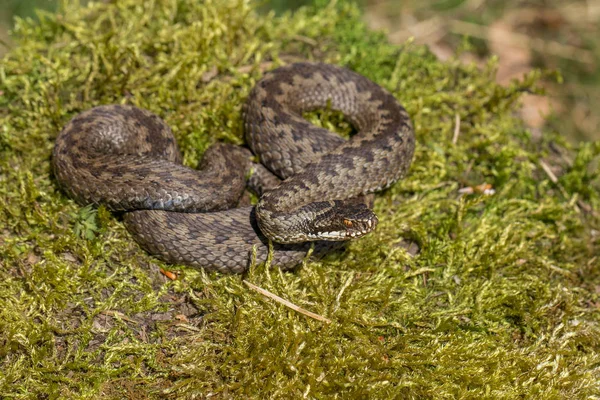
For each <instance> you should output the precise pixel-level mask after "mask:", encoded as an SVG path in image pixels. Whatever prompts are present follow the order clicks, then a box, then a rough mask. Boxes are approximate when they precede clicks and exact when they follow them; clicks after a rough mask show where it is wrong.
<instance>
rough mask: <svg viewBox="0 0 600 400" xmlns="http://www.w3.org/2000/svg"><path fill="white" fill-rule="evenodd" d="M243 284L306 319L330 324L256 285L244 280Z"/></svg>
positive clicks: (325, 319)
mask: <svg viewBox="0 0 600 400" xmlns="http://www.w3.org/2000/svg"><path fill="white" fill-rule="evenodd" d="M243 282H244V283H245V284H246V285H247V286H248V287H249V288H250V289H252V290H256V291H257V292H258V293H260V294H262V295H263V296H266V297H268V298H270V299H273V300H275V301H276V302H278V303H281V304H283V305H284V306H286V307H288V308H291V309H292V310H294V311H297V312H299V313H300V314H304V315H306V316H308V317H311V318H314V319H316V320H318V321H321V322H326V323H328V324H330V323H331V320H330V319H327V318H325V317H323V316H321V315H319V314H315V313H313V312H310V311H308V310H305V309H304V308H302V307H298V306H297V305H295V304H294V303H292V302H290V301H288V300H286V299H283V298H281V297H279V296H277V295H276V294H273V293H271V292H269V291H268V290H265V289H263V288H260V287H258V286H256V285H254V284H252V283H250V282H248V281H246V280H244V281H243Z"/></svg>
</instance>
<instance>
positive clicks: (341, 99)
mask: <svg viewBox="0 0 600 400" xmlns="http://www.w3.org/2000/svg"><path fill="white" fill-rule="evenodd" d="M327 106H329V107H331V108H332V109H334V110H338V111H341V112H342V113H343V114H344V115H345V116H346V117H347V118H348V119H349V121H350V122H351V123H352V125H353V126H354V127H355V128H356V129H357V130H358V133H357V134H355V135H354V136H352V137H351V138H350V140H345V139H343V138H342V137H340V136H338V135H336V134H334V133H332V132H329V131H328V130H326V129H323V128H319V127H316V126H314V125H312V124H310V123H309V122H308V121H306V120H305V119H303V118H302V113H303V112H305V111H309V110H314V109H318V108H323V107H327ZM243 117H244V127H245V131H246V139H247V142H248V145H249V146H250V148H251V149H252V152H253V153H254V154H255V155H256V156H258V157H259V159H260V161H261V163H262V165H261V164H255V163H253V162H252V160H251V157H252V154H251V153H250V151H248V150H247V149H244V148H241V147H237V146H233V145H227V144H216V145H213V146H211V147H210V148H209V149H208V150H207V151H206V152H205V154H204V157H203V160H202V162H201V164H200V166H199V168H198V170H195V169H191V168H188V167H185V166H183V165H181V155H180V153H179V150H178V147H177V144H176V142H175V139H174V137H173V135H172V133H171V130H170V129H169V127H168V126H167V125H166V123H165V122H164V121H162V120H161V119H160V118H159V117H158V116H156V115H154V114H152V113H150V112H149V111H145V110H142V109H139V108H136V107H133V106H126V105H108V106H99V107H96V108H93V109H91V110H88V111H86V112H83V113H81V114H79V115H77V116H75V117H74V118H73V119H72V120H71V121H70V122H69V123H68V124H67V125H66V126H65V127H64V129H63V130H62V131H61V133H60V134H59V135H58V137H57V139H56V144H55V147H54V152H53V167H54V173H55V176H56V178H57V180H58V182H59V184H60V186H61V187H62V188H63V189H64V190H65V191H66V192H67V193H68V194H69V195H70V196H71V197H72V198H74V199H75V200H76V201H78V202H79V203H80V204H90V203H92V204H95V205H99V204H105V205H106V207H108V208H109V209H110V210H112V211H115V212H123V220H124V222H125V224H126V227H127V229H128V230H129V232H130V233H131V234H132V235H133V237H134V239H135V240H136V241H137V242H138V243H139V244H140V245H141V246H142V247H143V248H145V249H146V250H147V251H148V252H150V253H151V254H154V255H156V256H157V257H158V258H160V259H162V260H164V261H166V262H170V263H181V264H188V265H192V266H199V267H203V268H206V269H214V270H219V271H222V272H242V271H244V270H245V269H246V268H247V266H248V265H249V263H250V261H251V258H252V257H251V254H252V248H253V247H254V248H255V252H256V253H255V254H256V261H258V262H262V261H264V260H265V259H266V258H267V255H268V239H267V238H269V239H272V242H273V249H274V251H273V253H272V260H273V263H274V264H275V265H278V266H280V267H283V268H289V267H293V266H294V265H297V264H298V263H300V262H301V261H302V259H303V258H304V257H305V255H306V253H307V251H308V249H309V248H310V241H316V242H315V244H314V252H313V253H314V254H316V255H320V254H323V253H325V252H326V251H328V250H329V249H331V248H332V247H335V246H336V243H339V241H342V240H347V239H352V238H357V237H360V236H363V235H364V234H366V233H368V232H370V231H372V230H373V229H375V226H376V225H377V217H376V216H375V214H374V213H373V212H372V211H371V210H370V209H369V207H368V204H369V203H370V196H369V195H368V194H369V193H372V192H374V191H377V190H381V189H383V188H386V187H388V186H389V185H391V184H392V183H393V182H395V181H396V180H398V179H400V178H401V177H403V176H404V174H405V173H406V171H407V170H408V168H409V166H410V163H411V160H412V156H413V152H414V146H415V140H414V134H413V129H412V127H411V123H410V119H409V117H408V115H407V113H406V111H405V110H404V108H403V107H402V106H401V105H400V104H399V103H398V101H397V100H396V99H395V98H394V97H393V96H392V95H391V94H390V93H388V92H387V91H386V90H385V89H383V88H381V87H380V86H378V85H376V84H375V83H373V82H371V81H370V80H368V79H367V78H365V77H363V76H361V75H359V74H356V73H354V72H352V71H350V70H347V69H344V68H341V67H337V66H333V65H328V64H318V63H296V64H291V65H288V66H285V67H281V68H278V69H276V70H273V71H271V72H269V73H267V74H265V76H264V77H263V79H262V80H261V81H260V82H259V83H258V84H257V85H256V86H255V87H254V88H253V90H252V91H251V93H250V95H249V97H248V100H247V102H246V104H245V105H244V112H243ZM265 167H266V168H265ZM273 174H274V175H273ZM248 175H250V179H249V183H250V185H251V186H252V187H253V188H254V190H255V191H257V192H259V194H262V196H261V197H260V200H259V202H258V204H257V205H256V207H251V206H247V207H240V208H232V207H236V205H237V203H238V200H239V199H240V197H241V196H242V194H243V191H244V189H245V186H246V181H247V177H248ZM280 179H283V182H281V183H280ZM336 241H337V242H336Z"/></svg>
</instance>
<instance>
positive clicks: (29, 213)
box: [0, 0, 600, 399]
mask: <svg viewBox="0 0 600 400" xmlns="http://www.w3.org/2000/svg"><path fill="white" fill-rule="evenodd" d="M203 3H204V4H201V2H197V1H194V0H155V1H145V2H143V4H142V2H139V1H137V0H123V1H118V2H113V3H111V4H106V3H105V2H101V3H94V4H91V5H90V7H89V8H82V7H79V6H78V5H77V4H76V3H75V2H67V1H65V5H64V7H65V9H68V10H69V11H68V12H65V13H63V14H58V15H53V14H41V15H40V21H39V22H36V23H34V22H32V21H29V20H20V21H17V23H16V27H15V32H14V40H15V43H16V45H15V47H14V48H13V49H12V50H11V51H10V52H9V53H8V54H7V55H6V56H5V58H4V59H2V60H1V61H0V91H1V94H0V168H1V171H2V173H1V174H0V257H1V258H0V365H1V368H0V393H2V395H3V396H4V398H8V399H17V398H123V397H130V398H192V397H194V396H198V397H209V395H210V394H212V395H214V396H216V397H218V398H252V397H259V396H258V394H259V393H260V398H299V397H301V396H305V397H307V398H325V397H332V396H338V397H340V398H365V397H371V398H381V399H388V398H477V399H480V398H507V399H509V398H518V397H525V398H545V399H549V398H556V399H563V398H597V397H598V396H599V395H600V386H599V384H598V382H599V381H600V325H599V324H600V311H599V307H600V289H599V288H600V259H599V254H600V233H599V230H600V229H599V226H600V224H599V218H598V211H597V210H599V209H600V195H599V194H600V191H599V181H598V180H599V177H598V164H597V162H598V161H597V158H598V154H599V153H600V145H599V144H598V143H590V144H585V145H582V146H580V147H578V148H568V147H565V146H566V145H565V144H564V143H563V141H562V140H561V139H560V138H559V137H558V136H557V135H545V136H544V137H543V139H542V140H541V141H534V140H532V138H531V136H530V133H529V132H527V131H526V130H525V129H524V128H523V125H522V124H521V122H520V121H519V120H517V119H516V118H514V116H513V114H514V110H515V109H516V108H517V107H518V102H519V96H520V94H521V93H522V92H526V91H535V90H536V89H535V82H536V79H537V78H538V75H539V74H537V73H536V74H533V75H531V76H529V77H527V78H526V79H524V80H523V81H521V82H515V83H513V84H512V85H511V86H509V87H507V88H503V87H500V86H498V85H496V84H495V83H494V82H493V78H494V74H495V63H494V60H491V61H490V63H489V65H488V66H487V67H486V68H484V69H483V70H480V69H478V68H476V67H475V66H472V65H462V64H460V63H459V62H458V61H456V60H451V61H449V62H446V63H442V62H439V61H438V60H436V59H435V57H434V56H433V55H432V54H431V53H430V52H428V50H427V49H426V48H423V47H420V46H416V45H414V44H411V43H407V44H406V45H404V46H402V47H395V46H391V45H389V44H386V42H385V39H384V36H383V35H381V34H378V33H372V32H369V31H367V29H366V28H365V26H364V24H362V23H361V22H360V16H359V13H358V11H357V8H356V7H354V6H352V5H347V4H345V3H342V2H340V4H337V5H336V4H332V5H324V6H316V7H315V8H311V9H301V10H299V11H298V12H296V13H295V14H293V15H290V14H286V15H283V16H281V17H274V16H272V15H269V16H260V15H258V14H256V13H255V11H254V9H253V5H252V4H249V3H248V2H246V1H242V0H230V1H206V2H203ZM294 59H313V60H322V61H327V62H332V63H336V64H341V65H346V66H349V67H350V68H352V69H354V70H356V71H358V72H360V73H362V74H364V75H366V76H368V77H370V78H372V79H374V80H375V81H377V82H378V83H380V84H381V85H383V86H385V87H386V88H388V89H389V90H391V91H392V92H393V93H394V94H395V95H396V96H397V97H398V99H399V100H400V101H402V103H403V104H405V106H406V107H407V109H408V111H409V113H410V114H411V116H412V118H413V121H414V125H415V128H416V134H417V138H418V146H417V150H416V155H415V160H414V163H413V166H412V168H411V172H410V175H409V176H408V177H407V178H406V179H405V180H403V181H401V182H399V183H397V184H396V185H394V186H393V187H392V188H391V189H389V190H387V191H386V192H385V193H383V194H382V195H380V196H379V197H378V200H377V202H376V212H377V213H378V215H379V216H380V220H381V223H380V226H379V228H378V230H377V232H376V233H375V234H372V235H370V236H368V237H366V238H364V239H361V240H359V241H356V242H354V243H352V244H351V245H350V247H349V249H348V251H346V252H344V253H336V254H332V255H330V256H327V257H326V258H325V259H324V260H322V261H319V262H308V263H306V265H304V266H303V268H301V269H299V270H298V271H296V272H294V273H282V272H280V271H279V270H269V269H268V268H265V266H257V267H255V268H253V269H252V270H251V271H249V272H248V273H247V274H246V275H245V276H221V275H218V274H208V273H205V272H203V271H197V270H193V269H189V268H185V267H173V266H166V265H164V264H162V263H161V262H159V261H157V260H156V259H154V258H152V257H151V256H149V255H147V254H146V253H144V252H143V251H142V250H140V249H139V248H138V247H137V245H136V244H135V243H133V242H132V240H131V238H130V237H129V236H128V234H127V232H126V231H125V230H124V228H123V226H122V224H121V223H120V222H119V220H118V219H117V218H115V217H114V216H112V215H111V214H110V213H109V212H107V211H106V210H105V209H104V208H100V209H99V210H90V209H87V208H84V207H80V206H78V205H76V204H75V203H74V202H73V201H71V200H69V199H68V198H67V197H66V196H65V195H64V194H63V193H62V192H60V191H59V190H58V189H57V186H56V182H55V181H54V180H53V178H52V175H51V171H50V154H51V149H52V146H53V141H54V138H55V137H56V135H57V134H58V132H59V130H60V128H61V127H62V126H63V125H64V124H65V123H66V122H67V121H68V120H69V119H70V118H71V117H72V116H73V115H75V114H76V113H78V112H80V111H82V110H85V109H87V108H90V107H92V106H95V105H98V104H104V103H124V102H127V103H131V104H135V105H138V106H140V107H144V108H147V109H150V110H152V111H153V112H155V113H157V114H159V115H161V116H162V117H163V118H165V119H166V121H167V122H168V123H169V124H170V125H171V126H172V127H173V130H174V132H175V134H176V136H177V138H178V140H179V143H180V144H181V147H182V149H183V151H184V153H185V162H186V163H187V164H189V165H195V164H196V163H197V161H198V159H199V158H200V157H201V155H202V153H203V151H204V150H205V149H206V148H207V147H208V146H209V145H210V144H211V143H214V142H216V141H228V142H234V143H243V139H242V138H243V132H242V124H241V122H240V109H241V104H242V103H243V101H244V98H245V97H246V95H247V94H248V91H249V90H250V88H251V87H252V85H253V84H254V83H255V82H256V81H257V80H258V79H259V78H260V77H261V74H262V70H263V69H265V68H271V67H272V66H273V65H278V64H281V63H283V62H287V61H290V60H294ZM271 61H273V62H274V64H270V62H271ZM309 118H311V119H312V120H315V121H316V122H318V123H320V124H323V125H324V126H338V128H339V129H340V130H341V131H342V132H344V133H348V132H349V127H348V126H347V125H345V123H344V122H343V120H342V119H341V118H339V115H336V114H335V113H331V112H327V111H325V112H323V113H317V114H313V115H311V116H309ZM457 118H458V119H459V120H460V124H459V128H460V129H459V134H458V138H457V140H456V144H453V136H454V134H455V125H456V120H457ZM543 163H545V164H543ZM546 164H547V165H549V166H550V167H551V168H553V171H554V174H556V175H557V176H558V181H557V182H556V183H555V182H553V181H552V180H551V179H550V177H549V175H548V174H547V173H546V172H544V169H543V168H542V167H541V166H542V165H546ZM484 182H486V183H488V184H490V185H491V186H492V187H493V189H494V190H495V194H493V195H487V196H486V195H482V194H478V193H475V194H471V195H468V194H467V195H461V194H460V193H459V189H461V188H464V187H469V186H477V185H480V184H482V183H484ZM411 242H413V243H416V244H418V246H419V248H420V251H419V253H418V254H417V255H415V256H411V254H410V253H409V252H408V251H407V250H406V247H407V243H411ZM414 247H415V246H414V245H413V248H414ZM159 267H168V268H170V269H175V270H177V271H178V273H179V279H178V280H176V281H167V280H166V278H164V277H163V276H162V275H161V274H160V273H159V272H158V269H159ZM243 279H246V280H248V281H249V282H252V283H254V284H255V285H257V286H259V287H262V288H264V289H267V290H269V291H271V292H273V293H275V294H278V295H280V296H281V297H284V298H286V299H288V300H290V301H292V302H293V303H295V304H297V305H299V306H301V307H304V308H306V309H309V310H311V311H313V312H315V313H318V314H320V315H323V316H325V317H327V318H328V319H330V320H332V323H331V324H326V323H322V322H319V321H316V320H313V319H309V318H307V317H306V316H304V315H301V314H298V313H296V312H294V311H291V310H289V309H287V308H285V307H283V306H282V305H280V304H278V303H275V302H273V301H272V300H269V299H267V298H265V297H263V296H261V295H260V294H258V293H256V292H254V291H252V290H250V289H249V288H248V287H247V286H246V285H244V284H243Z"/></svg>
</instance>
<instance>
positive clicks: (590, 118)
mask: <svg viewBox="0 0 600 400" xmlns="http://www.w3.org/2000/svg"><path fill="white" fill-rule="evenodd" d="M338 1H344V0H338ZM357 1H358V4H359V5H360V7H361V8H362V10H363V15H364V20H365V22H366V23H367V24H368V25H369V26H370V27H371V28H373V29H377V30H383V31H385V32H386V33H387V35H388V38H389V40H390V42H392V43H397V44H401V43H403V42H405V41H406V40H408V39H409V38H414V39H413V40H414V41H415V42H416V43H420V44H425V45H427V46H428V47H429V48H430V49H431V51H432V52H433V53H435V54H436V55H437V57H438V58H440V59H442V60H445V59H448V58H450V57H453V56H454V55H455V54H456V50H457V49H461V50H462V51H461V53H460V54H461V55H460V59H461V60H462V61H464V62H467V63H470V62H475V63H480V64H483V63H485V62H486V60H487V59H488V58H489V57H490V56H492V55H495V56H497V57H498V66H499V68H498V76H497V80H498V82H499V83H501V84H505V83H507V82H510V80H511V79H517V78H520V77H522V76H523V75H524V74H525V73H527V72H528V71H530V70H532V69H533V68H542V69H546V70H558V71H560V74H561V75H562V77H563V82H562V83H561V84H559V83H557V81H556V79H548V80H546V81H544V82H543V86H544V87H545V88H546V91H547V96H533V95H527V96H525V97H524V99H523V108H522V110H521V117H522V118H523V120H524V121H525V123H526V124H527V126H528V127H529V128H530V129H531V130H532V132H533V133H534V134H538V133H539V132H540V130H541V129H550V130H553V131H556V132H559V133H560V134H562V135H564V136H565V137H566V138H568V140H570V141H571V142H579V141H582V140H600V110H599V107H598V104H599V103H600V69H599V68H598V64H599V62H600V29H599V28H600V23H599V22H600V0H574V1H569V0H566V1H565V0H507V1H503V0H357ZM82 2H84V0H82ZM311 2H312V1H311V0H265V1H262V2H260V4H261V8H260V10H261V11H262V12H269V11H274V12H275V13H277V14H281V13H284V12H288V11H293V10H294V9H296V8H298V7H300V6H302V5H307V4H310V3H311ZM57 3H58V0H0V56H1V55H2V54H3V53H5V52H6V51H7V49H8V48H10V46H11V43H10V38H9V33H8V32H9V31H10V29H11V27H12V26H13V24H14V18H15V17H20V18H35V10H36V9H44V10H50V11H52V10H55V9H56V8H57ZM465 38H468V39H467V40H465Z"/></svg>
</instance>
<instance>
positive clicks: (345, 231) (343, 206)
mask: <svg viewBox="0 0 600 400" xmlns="http://www.w3.org/2000/svg"><path fill="white" fill-rule="evenodd" d="M324 203H328V204H329V205H330V207H328V208H327V209H325V210H323V211H322V212H321V213H320V215H319V216H318V218H316V219H315V221H314V223H313V227H312V232H311V233H310V234H309V236H310V237H311V239H312V240H349V239H356V238H359V237H362V236H364V235H366V234H367V233H370V232H372V231H373V230H375V228H376V227H377V223H378V219H377V216H376V215H375V213H374V212H373V211H372V210H371V209H369V208H368V207H367V206H366V205H365V204H363V203H355V202H351V201H341V200H334V201H330V202H324ZM313 204H314V203H313Z"/></svg>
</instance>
